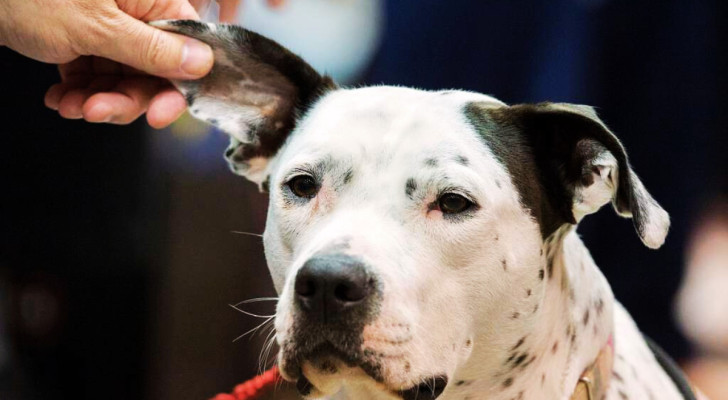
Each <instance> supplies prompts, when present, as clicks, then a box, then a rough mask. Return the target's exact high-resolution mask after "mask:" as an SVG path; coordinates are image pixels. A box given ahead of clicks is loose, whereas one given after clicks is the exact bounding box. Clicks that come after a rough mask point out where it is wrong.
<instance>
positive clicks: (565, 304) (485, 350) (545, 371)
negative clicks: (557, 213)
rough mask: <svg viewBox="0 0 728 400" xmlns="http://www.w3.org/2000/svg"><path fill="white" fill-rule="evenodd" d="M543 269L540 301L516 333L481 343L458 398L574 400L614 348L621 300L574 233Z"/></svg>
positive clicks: (548, 244)
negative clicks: (602, 355)
mask: <svg viewBox="0 0 728 400" xmlns="http://www.w3.org/2000/svg"><path fill="white" fill-rule="evenodd" d="M541 268H543V269H544V279H543V285H544V287H543V291H541V296H542V297H541V299H540V302H538V303H537V304H536V306H534V310H533V312H532V313H531V315H530V316H522V318H521V323H520V325H514V326H513V327H512V331H511V332H510V333H508V334H505V333H506V332H505V329H506V328H505V327H504V329H503V330H496V331H495V332H494V331H493V330H492V329H491V330H489V333H486V334H483V335H481V336H480V337H479V338H478V340H477V341H476V347H475V348H474V349H473V355H472V356H471V358H470V360H469V361H468V363H467V365H466V366H465V368H463V369H462V373H460V372H459V373H458V374H457V376H455V380H454V381H453V382H452V384H453V385H454V387H452V392H451V393H453V394H454V395H456V396H455V397H453V398H462V396H461V395H464V396H468V395H472V396H480V397H473V398H488V399H504V400H507V399H521V400H524V399H569V398H570V396H571V394H572V393H573V391H574V389H575V387H576V384H577V382H578V380H579V377H580V375H581V374H582V373H583V372H584V370H585V369H586V368H588V367H589V366H590V365H591V364H592V363H593V362H594V361H595V359H596V358H597V356H598V355H599V352H600V351H601V350H602V348H603V347H604V346H605V345H606V343H607V341H608V340H609V337H610V335H611V334H612V331H613V318H612V305H613V302H614V297H613V294H612V291H611V289H610V287H609V285H608V283H607V281H606V279H605V278H604V276H603V275H602V273H601V271H600V270H599V269H598V268H597V266H596V265H595V263H594V261H593V260H592V258H591V255H590V254H589V251H588V250H587V249H586V247H585V246H584V244H583V243H582V241H581V239H579V237H578V236H577V234H576V233H575V232H574V228H573V227H572V226H570V227H568V228H567V227H565V228H562V229H561V230H559V231H557V232H556V233H554V234H553V235H552V236H551V237H549V238H548V239H547V240H545V241H544V244H543V252H542V266H541ZM499 335H500V336H501V337H500V338H499V337H498V336H499ZM502 337H507V338H508V339H509V340H511V341H512V343H510V342H504V340H503V339H502ZM494 344H499V345H498V346H495V345H494ZM448 392H450V391H448Z"/></svg>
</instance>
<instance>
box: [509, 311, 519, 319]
mask: <svg viewBox="0 0 728 400" xmlns="http://www.w3.org/2000/svg"><path fill="white" fill-rule="evenodd" d="M520 316H521V313H519V312H518V311H516V312H514V313H513V314H511V319H518V317H520Z"/></svg>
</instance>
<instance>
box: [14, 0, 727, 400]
mask: <svg viewBox="0 0 728 400" xmlns="http://www.w3.org/2000/svg"><path fill="white" fill-rule="evenodd" d="M243 3H244V4H243V7H242V10H241V16H240V23H241V24H243V25H244V26H246V27H248V28H251V29H254V30H257V31H259V32H261V33H263V34H265V35H268V36H270V37H272V38H275V39H276V40H279V41H281V42H282V43H283V44H284V45H286V46H288V47H290V48H292V49H293V50H294V51H295V52H298V53H300V54H302V55H303V56H304V58H306V59H308V60H309V61H311V62H312V64H313V65H314V66H315V67H316V68H317V69H319V70H320V71H323V72H328V73H330V74H333V75H334V76H335V77H336V78H337V79H338V80H339V81H340V82H342V83H345V84H348V85H363V84H392V85H404V86H413V87H418V88H422V89H448V88H457V89H467V90H473V91H479V92H484V93H487V94H492V95H494V96H495V97H498V98H500V99H501V100H503V101H506V102H508V103H520V102H538V101H545V100H553V101H564V102H574V103H584V104H590V105H593V106H596V107H597V108H598V110H599V113H600V115H601V117H602V118H603V119H604V120H605V121H606V123H607V124H608V125H609V126H610V127H611V128H612V129H613V130H614V131H615V132H616V133H617V135H618V136H619V137H620V138H621V139H622V141H623V143H624V144H625V146H626V148H627V150H628V152H629V155H630V157H631V160H632V164H633V166H634V168H635V170H636V171H637V172H638V174H640V176H641V177H642V179H643V181H644V183H645V185H646V186H647V187H648V189H649V190H650V191H651V193H652V194H653V195H654V196H655V198H656V199H657V200H658V201H659V202H660V203H661V204H662V205H663V206H664V207H665V208H666V209H667V210H668V212H670V214H671V216H672V221H673V225H672V226H673V228H672V231H671V233H670V235H669V236H668V240H667V242H666V244H665V246H663V248H662V249H660V250H658V251H651V250H648V249H647V248H645V247H643V246H642V244H641V243H640V241H639V239H638V238H637V236H636V235H635V234H634V231H633V229H632V227H631V222H630V221H628V220H622V219H619V218H617V217H616V216H615V214H614V213H613V212H612V211H611V209H608V207H605V210H603V211H601V212H599V213H597V214H596V215H594V216H592V217H590V218H587V219H586V220H585V221H584V222H583V223H582V225H581V226H580V228H579V230H580V233H581V234H582V236H583V238H584V240H585V242H586V243H587V246H588V248H589V249H590V250H591V251H592V254H593V256H594V258H595V260H596V262H597V265H599V266H600V267H601V268H602V269H603V270H604V272H605V274H606V276H607V279H608V280H609V281H610V282H611V284H612V287H613V289H614V292H615V294H616V296H617V298H618V299H620V301H622V303H623V304H624V305H625V306H626V307H627V309H628V310H629V311H630V312H631V313H632V315H633V316H634V318H635V320H636V321H637V323H638V325H639V326H640V327H641V328H642V329H643V331H644V332H645V333H646V334H648V335H649V336H651V337H652V338H654V339H655V340H656V341H657V342H658V343H659V344H661V345H662V346H663V347H664V348H665V349H666V350H667V351H668V352H669V353H670V354H671V355H673V356H674V357H675V358H676V359H677V360H679V361H680V363H681V364H682V365H683V366H685V368H686V369H687V370H688V372H689V373H690V374H691V377H692V379H693V380H694V381H695V382H697V383H698V384H699V386H701V387H702V388H703V389H704V391H705V392H707V393H708V394H709V395H710V396H712V398H713V399H714V400H715V399H717V400H720V399H728V387H726V386H727V385H728V290H726V288H728V201H727V200H726V199H727V198H728V197H726V195H728V156H727V155H726V153H727V152H728V129H726V126H728V113H726V112H725V108H726V106H728V101H727V100H728V99H727V97H728V82H727V80H726V75H727V74H726V73H727V72H728V65H727V64H726V63H727V57H726V55H727V54H726V51H725V43H726V42H728V31H727V28H726V27H727V26H728V24H727V22H728V18H727V17H728V15H727V13H728V4H727V3H726V2H725V1H723V0H693V1H690V2H686V1H676V0H663V1H661V2H654V1H635V0H533V1H525V0H524V1H521V0H500V1H489V0H396V1H395V0H390V1H384V0H382V1H376V0H287V1H284V2H282V3H281V4H280V5H279V6H277V7H271V6H270V5H268V4H267V3H266V2H265V1H264V0H246V1H244V2H243ZM276 3H278V2H276ZM212 12H213V11H211V13H212ZM721 49H722V50H721ZM0 71H2V73H3V75H4V78H3V79H2V81H1V82H0V85H1V86H0V88H2V89H0V93H2V96H1V97H0V115H2V119H1V120H0V131H1V132H2V142H1V143H2V144H1V145H0V179H1V180H0V182H2V186H1V187H2V189H0V190H2V195H0V399H8V400H32V399H48V398H54V399H95V398H99V397H103V398H105V399H109V400H112V399H150V400H151V399H154V400H172V399H175V400H177V399H193V400H194V399H200V400H201V399H206V398H209V397H210V396H212V395H213V394H215V393H217V392H221V391H229V390H230V389H231V388H232V387H233V386H234V385H235V384H236V383H239V382H241V381H244V380H246V379H248V378H249V377H251V376H253V375H254V374H255V373H257V371H258V368H259V354H260V351H261V349H262V348H263V345H264V341H265V334H267V331H264V332H262V334H260V335H253V336H252V338H249V337H245V338H242V339H240V340H237V341H234V339H236V338H237V337H238V336H240V335H241V334H242V333H244V332H246V331H248V330H249V329H251V328H253V327H255V326H256V325H257V324H258V323H260V322H262V321H261V320H259V319H256V318H254V317H250V316H248V315H245V314H242V313H239V312H237V311H236V310H234V309H233V308H231V307H229V306H228V304H236V303H238V302H240V301H243V300H246V299H251V298H258V297H270V296H275V292H274V291H273V288H272V284H271V282H270V278H269V276H268V271H267V268H266V266H265V261H264V259H263V249H262V246H261V241H260V239H259V238H257V237H255V236H250V235H241V234H236V233H233V232H232V231H243V232H252V233H261V232H262V231H263V229H264V221H265V212H266V206H267V205H266V202H267V199H266V196H265V195H263V194H260V193H258V192H257V189H256V188H255V187H254V185H252V184H250V183H248V182H247V181H245V180H244V179H242V178H239V177H237V176H235V175H233V174H231V173H229V172H228V171H227V168H226V166H225V163H224V161H223V159H222V152H223V149H224V148H225V146H226V142H227V139H226V138H225V137H224V135H222V134H220V133H218V132H214V131H211V130H209V129H208V128H206V127H204V126H201V125H198V124H196V123H194V122H193V121H191V120H190V119H189V118H188V117H183V118H182V119H181V120H180V121H179V122H178V123H176V124H175V125H174V126H172V127H171V128H170V129H167V130H164V131H152V130H151V129H150V128H148V127H147V126H146V125H145V123H144V122H143V121H138V122H137V123H135V124H132V125H129V126H123V127H119V126H106V125H92V124H88V123H85V122H81V121H69V120H64V119H62V118H60V117H59V116H58V115H57V114H56V113H55V112H53V111H51V110H48V109H45V108H44V107H43V94H44V92H45V90H46V89H47V88H48V87H49V86H50V85H51V84H52V83H55V82H56V81H57V73H56V71H55V67H54V66H50V65H44V64H41V63H37V62H34V61H31V60H28V59H25V58H23V57H22V56H20V55H18V54H16V53H13V52H12V51H10V50H8V49H6V48H0ZM245 307H246V310H248V311H252V312H255V313H259V314H272V313H273V309H274V304H273V302H260V303H251V304H246V306H245ZM263 361H265V360H263Z"/></svg>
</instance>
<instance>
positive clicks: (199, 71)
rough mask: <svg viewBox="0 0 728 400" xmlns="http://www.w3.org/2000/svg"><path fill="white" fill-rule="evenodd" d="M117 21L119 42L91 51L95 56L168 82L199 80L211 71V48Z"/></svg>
mask: <svg viewBox="0 0 728 400" xmlns="http://www.w3.org/2000/svg"><path fill="white" fill-rule="evenodd" d="M119 13H121V11H119ZM117 18H118V19H119V20H120V23H119V24H118V25H119V27H117V28H116V29H118V30H120V32H118V35H119V39H118V40H113V41H110V42H107V43H102V44H100V45H97V46H98V47H97V48H92V49H91V51H92V52H94V54H97V55H99V56H102V57H105V58H109V59H111V60H114V61H118V62H120V63H122V64H126V65H129V66H132V67H134V68H137V69H140V70H142V71H144V72H147V73H149V74H152V75H156V76H161V77H165V78H174V79H196V78H200V77H202V76H204V75H205V74H207V73H208V72H209V71H210V69H211V68H212V62H213V56H212V50H211V49H210V46H208V45H206V44H204V43H202V42H200V41H197V40H195V39H191V38H188V37H184V36H181V35H177V34H173V33H169V32H164V31H162V30H160V29H156V28H154V27H152V26H149V25H147V24H145V23H143V22H141V21H138V20H136V19H134V18H132V17H130V16H128V15H126V14H123V13H122V15H120V16H118V17H117ZM99 42H100V43H101V42H104V41H103V40H102V41H99Z"/></svg>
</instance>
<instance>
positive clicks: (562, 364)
mask: <svg viewBox="0 0 728 400" xmlns="http://www.w3.org/2000/svg"><path fill="white" fill-rule="evenodd" d="M153 25H154V26H156V27H159V28H161V29H165V30H168V31H171V32H176V33H180V34H184V35H187V36H191V37H194V38H197V39H199V40H201V41H203V42H206V43H208V44H209V45H210V46H211V47H212V48H213V50H214V54H215V64H214V67H213V69H212V71H211V73H210V74H209V75H207V76H206V77H205V78H203V79H200V80H197V81H176V82H174V84H175V85H176V86H177V88H178V89H179V90H180V91H181V92H182V93H183V94H184V95H185V96H186V98H187V102H188V105H189V110H190V113H191V114H192V115H193V116H194V117H196V118H198V119H200V120H203V121H206V122H208V123H209V124H212V125H214V126H216V127H217V128H219V129H220V130H222V131H224V132H226V133H227V134H229V135H230V145H229V147H228V148H227V150H226V151H225V158H226V160H227V162H228V163H229V166H230V168H231V170H232V171H233V172H234V173H236V174H239V175H241V176H244V177H246V178H248V179H249V180H251V181H252V182H254V183H256V184H257V185H258V186H259V188H260V189H261V190H264V191H267V192H268V193H269V196H270V204H269V209H268V216H267V224H266V229H265V233H264V244H265V254H266V258H267V261H268V265H269V268H270V272H271V275H272V278H273V282H274V285H275V288H276V290H277V292H278V294H279V300H278V304H277V310H276V318H275V328H276V332H277V333H276V341H277V344H278V346H279V348H280V351H279V355H278V360H277V362H278V366H279V369H280V372H281V374H282V376H283V377H284V378H285V379H286V380H288V381H292V382H297V388H298V391H299V392H300V394H301V395H302V396H303V397H305V398H307V399H319V398H326V399H375V400H378V399H405V400H410V399H436V398H437V399H442V400H450V399H486V398H487V399H503V400H510V399H517V400H529V399H587V400H597V399H608V400H617V399H619V400H625V399H661V400H666V399H667V400H669V399H683V398H692V397H690V394H686V390H684V388H683V387H682V386H683V383H684V382H681V381H680V379H679V378H675V376H674V375H675V374H672V373H670V368H667V369H666V366H665V365H666V362H664V360H662V358H661V357H660V356H659V351H658V352H657V353H656V352H655V350H653V349H651V345H649V344H648V343H647V342H646V341H645V339H644V338H643V336H642V334H641V333H640V331H639V330H638V328H637V327H636V326H635V323H634V322H633V320H632V318H631V317H630V316H629V314H628V313H627V311H626V310H625V309H624V308H623V307H622V306H621V305H620V304H619V303H618V302H616V301H615V299H614V296H613V294H612V291H611V289H610V287H609V284H608V283H607V281H606V280H605V278H604V276H603V275H602V273H601V272H600V270H599V269H598V268H597V266H596V265H595V263H594V261H593V260H592V258H591V256H590V254H589V252H588V250H587V249H586V248H585V246H584V244H583V243H582V241H581V240H580V239H579V237H578V235H577V234H576V233H575V227H576V225H577V224H578V222H579V221H580V220H581V219H582V218H584V217H585V216H587V215H589V214H592V213H594V212H596V211H597V210H599V209H600V208H601V207H602V206H603V205H605V204H607V203H610V202H611V203H612V205H613V207H614V209H615V211H616V212H617V213H618V214H619V215H621V216H623V217H627V218H632V220H633V222H634V227H635V229H636V231H637V234H638V235H639V237H640V239H641V240H642V242H644V244H645V245H646V246H648V247H650V248H654V249H656V248H658V247H660V246H661V245H662V244H663V242H664V240H665V237H666V235H667V232H668V228H669V225H670V220H669V217H668V214H667V213H666V212H665V210H663V209H662V208H661V207H660V205H659V204H658V203H657V202H656V201H655V200H654V199H653V198H652V196H651V195H650V194H649V193H648V192H647V190H646V189H645V187H644V185H643V184H642V182H641V181H640V179H639V178H638V176H637V175H636V174H635V172H634V171H633V170H632V168H631V167H630V164H629V161H628V158H627V154H626V153H625V150H624V148H623V146H622V145H621V143H620V142H619V140H618V139H617V138H616V137H615V136H614V134H613V133H612V132H611V131H610V130H609V129H608V128H607V127H606V125H605V124H604V123H603V122H602V121H601V120H600V119H599V117H598V116H597V114H596V113H595V111H594V109H593V108H591V107H588V106H582V105H574V104H559V103H541V104H522V105H507V104H505V103H503V102H501V101H499V100H497V99H495V98H493V97H490V96H487V95H483V94H479V93H472V92H467V91H458V90H448V91H435V92H433V91H423V90H415V89H409V88H403V87H390V86H375V87H366V88H355V89H346V88H341V87H338V86H337V85H336V84H335V83H334V82H333V81H332V80H331V79H330V78H328V77H326V76H322V75H320V74H319V73H317V72H316V71H315V70H314V69H313V68H312V67H311V66H309V65H308V64H306V62H305V61H303V60H302V59H301V58H299V57H298V56H296V55H294V54H292V53H290V52H289V51H288V50H286V49H284V48H283V47H281V46H280V45H278V44H276V43H275V42H273V41H271V40H269V39H266V38H264V37H262V36H260V35H257V34H255V33H253V32H249V31H246V30H245V29H243V28H239V27H235V26H229V25H217V24H205V23H200V22H195V21H157V22H154V23H153ZM656 354H658V355H657V356H656ZM668 367H669V366H668Z"/></svg>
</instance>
